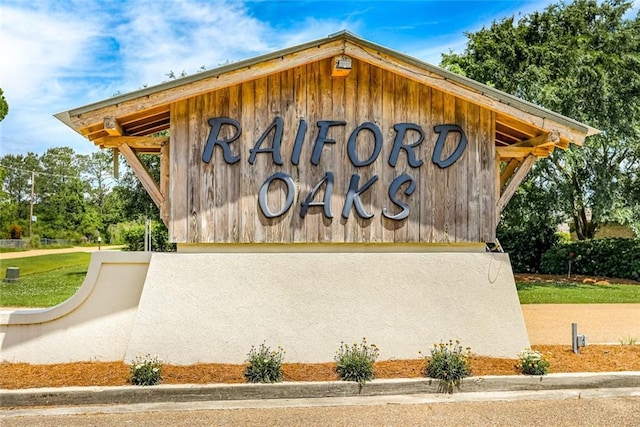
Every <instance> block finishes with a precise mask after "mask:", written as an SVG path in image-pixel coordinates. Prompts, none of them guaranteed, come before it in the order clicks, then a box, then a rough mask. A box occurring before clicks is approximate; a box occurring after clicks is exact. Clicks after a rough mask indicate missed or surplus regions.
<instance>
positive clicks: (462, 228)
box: [168, 58, 496, 243]
mask: <svg viewBox="0 0 640 427" xmlns="http://www.w3.org/2000/svg"><path fill="white" fill-rule="evenodd" d="M214 117H228V118H231V119H234V120H237V121H238V122H239V123H240V124H241V126H242V133H241V135H240V137H239V138H238V139H237V140H236V141H234V142H233V143H231V144H230V147H231V149H232V151H233V154H234V155H239V156H240V161H238V162H236V163H233V164H227V163H225V161H224V159H223V156H222V150H221V149H220V147H215V149H214V152H213V157H212V159H211V162H210V163H205V162H203V160H202V153H203V150H204V147H205V145H206V142H207V138H208V136H209V132H210V130H211V127H210V125H209V123H208V120H209V119H210V118H214ZM276 117H281V118H282V120H283V123H284V127H283V136H282V146H281V154H282V161H283V164H282V165H276V164H274V162H273V159H272V156H271V153H258V154H257V155H256V157H255V162H254V164H249V156H250V150H251V149H252V148H253V147H254V145H255V144H256V141H258V139H259V138H260V137H261V136H262V135H263V134H264V133H265V131H266V130H267V129H268V128H269V126H270V125H271V124H272V123H273V122H274V119H275V118H276ZM301 120H304V121H305V122H306V125H307V130H306V134H305V138H304V142H303V145H302V150H301V155H300V162H299V164H298V165H293V164H292V161H291V155H292V151H293V149H294V143H295V140H296V137H297V135H298V131H299V124H300V122H301ZM319 120H344V121H346V125H344V126H342V125H339V126H332V127H330V128H329V130H328V134H327V139H332V140H335V143H326V144H324V146H323V147H322V151H321V153H322V154H321V157H320V161H319V164H318V165H317V166H315V165H313V164H312V163H311V161H310V159H311V156H312V153H313V149H314V144H315V142H316V138H317V137H318V132H319V127H318V125H317V123H318V121H319ZM494 120H495V115H494V113H492V112H491V111H489V110H487V109H486V108H483V107H480V106H478V105H476V104H473V103H471V102H469V101H466V100H463V99H461V98H457V97H455V96H454V95H451V94H447V93H444V92H442V91H440V90H437V89H436V88H433V87H429V86H425V85H423V84H421V83H419V82H417V81H415V80H412V79H408V78H406V77H403V76H401V75H398V74H395V73H393V72H392V71H389V70H385V69H383V68H380V67H377V66H375V65H372V64H369V63H365V62H361V61H358V60H355V59H354V60H353V61H352V69H351V72H350V73H349V75H348V76H346V77H332V76H331V59H330V58H328V59H322V60H318V61H314V62H310V63H307V64H302V65H296V66H295V67H293V68H290V69H287V70H284V71H280V72H278V73H276V74H271V75H269V76H264V77H259V78H256V79H254V80H250V81H244V82H242V83H239V84H237V85H232V86H227V87H224V88H222V89H218V90H215V91H212V92H209V93H205V94H201V95H198V96H195V97H192V98H189V99H186V100H182V101H177V102H175V103H173V104H172V105H171V140H170V145H171V149H170V150H169V158H170V164H171V166H170V173H169V177H170V179H169V181H170V183H169V189H168V192H169V194H170V199H171V204H170V206H169V209H170V212H169V216H170V220H169V232H170V238H171V240H172V241H174V242H178V243H252V242H258V243H260V242H269V243H291V242H336V243H338V242H347V243H366V242H388V243H393V242H399V243H403V242H422V243H442V242H448V243H454V242H481V241H493V239H494V238H495V202H496V200H495V177H494V174H495V148H494V133H495V128H494V126H495V125H494ZM365 122H371V123H373V124H375V125H376V126H377V127H378V128H380V131H381V134H382V141H383V142H382V148H381V151H380V154H379V156H378V157H377V159H376V160H375V161H374V162H373V163H372V164H370V165H367V166H363V167H355V166H354V165H353V164H352V163H351V162H350V160H349V153H348V150H347V141H348V139H349V136H350V135H351V133H352V132H353V130H354V129H355V128H356V127H358V126H359V125H361V124H363V123H365ZM407 122H408V123H415V124H417V125H420V126H421V127H422V129H423V130H424V134H425V139H424V141H423V142H422V144H421V145H419V146H418V147H416V148H415V152H416V155H417V158H418V159H420V160H422V161H423V164H422V165H421V166H420V167H412V166H410V165H409V163H408V155H407V153H406V151H405V150H400V154H399V156H398V161H397V165H396V167H395V168H394V167H391V166H390V165H389V157H390V155H391V152H392V148H393V142H394V138H395V136H396V131H395V130H394V125H395V124H398V123H407ZM442 124H455V125H458V126H460V127H461V128H462V129H463V130H464V132H465V133H466V136H467V139H468V145H467V147H466V149H465V151H464V153H463V155H462V157H460V158H459V159H458V160H457V161H456V162H455V163H454V164H453V165H451V166H450V167H448V168H445V169H442V168H440V167H438V166H437V165H435V164H434V163H433V162H432V154H433V149H434V146H435V142H436V140H437V138H438V133H436V132H435V130H434V128H433V127H434V126H436V125H442ZM234 132H235V130H234V129H233V128H232V127H231V126H223V127H222V130H221V132H220V135H219V136H220V138H229V137H231V136H232V135H233V133H234ZM274 134H275V130H273V129H272V130H271V132H270V133H269V134H268V135H267V136H266V138H265V140H264V142H263V143H262V145H261V148H269V147H271V146H272V141H273V135H274ZM417 138H418V134H417V132H414V131H408V132H407V134H406V136H405V139H404V143H405V144H411V143H413V142H414V141H416V140H417ZM458 140H459V135H457V134H456V133H451V134H450V135H449V137H448V138H447V140H446V144H445V149H444V150H443V153H442V157H443V158H446V157H448V156H449V155H450V154H451V153H452V152H453V151H454V150H455V148H456V146H457V144H458ZM375 143H376V141H375V138H374V134H373V133H372V132H370V131H369V130H366V129H365V130H362V131H361V132H360V133H359V134H358V136H357V139H356V144H355V146H356V149H355V154H356V156H357V157H358V159H359V160H360V161H364V160H366V159H368V158H369V157H370V156H371V155H372V153H373V151H374V148H375ZM276 172H284V173H286V174H288V175H290V176H291V177H292V178H293V180H294V182H295V191H296V194H295V198H294V202H293V204H292V206H291V208H290V209H289V210H288V211H287V212H286V213H285V214H284V215H282V216H280V217H277V218H267V217H265V216H264V215H263V214H262V213H261V210H260V208H259V203H258V194H259V191H260V188H261V186H262V185H263V183H264V182H265V180H267V178H269V177H270V176H272V175H273V174H274V173H276ZM327 172H332V173H333V176H334V186H333V193H332V196H331V212H332V215H333V218H332V219H329V218H326V217H325V216H324V214H323V212H324V209H323V207H322V206H311V207H310V208H309V210H308V213H307V215H306V217H305V218H301V216H300V208H301V204H302V203H303V202H304V201H305V199H306V198H307V196H308V195H309V192H310V191H312V189H313V188H314V186H316V184H317V183H318V182H319V181H320V180H321V179H322V178H323V177H324V176H325V173H327ZM353 174H358V175H360V181H359V184H358V187H359V188H361V187H362V186H363V185H364V184H365V183H366V182H367V181H368V180H370V179H371V178H373V177H374V176H377V177H378V179H377V181H376V182H375V183H374V184H373V185H372V186H371V187H370V188H369V189H368V190H367V191H366V192H364V193H363V194H362V196H361V200H362V204H363V207H364V209H365V211H366V212H368V213H371V214H373V217H372V218H370V219H365V218H361V217H360V216H359V215H358V214H357V212H356V209H355V206H352V207H351V212H350V214H349V217H348V218H346V219H345V218H343V217H342V216H341V215H342V211H343V207H344V203H345V195H346V193H347V191H348V188H349V182H350V180H351V176H352V175H353ZM402 174H408V175H410V176H411V177H412V178H413V180H414V181H415V185H416V188H415V191H414V192H413V194H412V195H409V196H407V195H405V194H404V191H405V189H406V188H407V187H408V183H405V184H404V185H402V186H401V188H400V189H399V190H398V192H397V193H396V195H397V198H398V200H400V201H402V202H403V203H406V204H407V205H408V206H409V207H410V213H409V216H408V218H406V219H404V220H399V221H397V220H392V219H389V218H386V217H384V215H383V209H386V210H387V212H388V214H390V215H394V214H396V213H398V212H400V211H401V208H400V207H398V206H396V205H395V204H394V203H393V202H392V201H391V200H390V198H389V195H388V191H389V186H390V185H391V183H392V181H393V180H394V178H396V177H398V176H400V175H402ZM325 189H326V184H324V185H322V186H321V188H320V190H319V191H318V193H317V194H316V195H315V197H314V198H313V202H315V203H320V202H322V201H323V198H324V193H325ZM285 200H286V185H285V184H284V183H283V182H281V181H279V180H275V181H273V182H272V185H271V186H270V187H269V191H268V194H267V204H268V206H269V207H270V209H271V210H272V211H279V210H280V209H281V207H282V206H283V204H284V203H285Z"/></svg>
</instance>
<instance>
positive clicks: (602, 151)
mask: <svg viewBox="0 0 640 427" xmlns="http://www.w3.org/2000/svg"><path fill="white" fill-rule="evenodd" d="M631 6H632V3H631V2H629V1H623V0H608V1H604V2H601V3H598V2H597V1H595V0H577V1H575V2H573V3H570V4H565V3H558V4H555V5H551V6H549V7H547V8H546V9H545V10H544V11H543V12H535V13H532V14H530V15H528V16H524V17H522V18H521V19H519V20H517V21H516V20H515V19H514V18H513V17H511V18H507V19H503V20H501V21H498V22H494V23H493V24H492V25H491V26H490V27H489V28H483V29H481V30H479V31H477V32H475V33H469V34H467V37H468V39H469V40H468V43H467V46H466V49H465V51H464V53H462V54H456V53H449V54H445V55H443V60H442V66H444V67H445V68H448V69H449V70H452V71H454V72H460V73H462V74H464V75H466V76H467V77H470V78H472V79H474V80H478V81H481V82H484V83H486V84H488V85H491V86H494V87H496V88H497V89H500V90H503V91H506V92H509V93H511V94H513V95H516V96H518V97H521V98H524V99H526V100H528V101H531V102H533V103H535V104H538V105H541V106H543V107H546V108H549V109H551V110H553V111H557V112H559V113H561V114H564V115H566V116H568V117H571V118H573V119H576V120H578V121H582V122H585V123H588V124H590V125H591V126H593V127H596V128H598V129H600V130H602V134H601V135H597V136H592V137H590V138H588V139H587V141H586V142H585V144H584V147H582V148H580V147H575V146H571V147H570V148H569V149H568V150H567V151H560V150H556V151H555V152H554V153H553V154H551V155H550V156H549V158H548V159H546V160H543V161H541V162H539V163H540V167H538V168H536V170H535V171H534V172H533V173H535V174H536V175H535V179H534V181H533V182H534V185H535V186H537V187H538V188H539V189H540V190H541V191H544V192H546V193H547V194H548V195H549V199H550V200H556V201H558V204H557V205H555V206H554V207H555V208H556V209H558V210H559V211H561V212H562V213H564V214H565V216H566V217H567V218H570V219H572V220H573V224H574V226H575V231H576V234H577V236H578V238H579V239H585V238H591V237H593V235H594V233H595V232H596V230H597V229H598V227H599V225H600V224H602V223H603V222H607V221H617V222H620V223H627V224H631V225H632V226H633V227H634V228H635V229H636V232H640V203H638V201H639V200H640V194H639V193H640V186H638V184H639V180H638V173H639V172H638V170H639V168H640V167H639V164H640V14H638V15H636V17H635V18H633V19H627V18H625V14H626V13H627V12H628V11H629V9H630V7H631ZM552 193H555V194H552ZM507 209H509V206H507ZM589 215H591V217H590V218H589Z"/></svg>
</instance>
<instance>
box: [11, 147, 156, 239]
mask: <svg viewBox="0 0 640 427" xmlns="http://www.w3.org/2000/svg"><path fill="white" fill-rule="evenodd" d="M141 160H142V162H143V163H145V164H146V166H147V167H148V168H149V169H150V170H151V172H152V174H155V178H156V179H158V174H159V160H158V156H141ZM112 161H113V157H112V155H111V153H109V152H94V153H91V154H89V155H80V154H77V153H75V152H74V151H73V150H72V149H71V148H68V147H57V148H51V149H49V150H47V151H46V152H45V153H44V154H42V155H37V154H34V153H27V154H26V155H22V154H18V155H14V154H7V155H5V156H3V157H1V158H0V179H1V180H2V188H1V191H0V214H1V215H0V238H15V237H16V236H17V235H18V234H21V235H24V236H25V237H30V236H29V233H28V230H29V224H30V208H31V204H32V203H33V208H34V209H33V213H34V216H36V217H37V221H36V222H35V223H33V234H34V235H38V236H39V237H45V238H58V239H73V240H76V241H95V240H96V239H97V237H98V236H101V237H103V238H104V241H110V237H114V236H111V233H112V232H113V233H116V234H117V237H120V238H122V236H123V232H124V231H126V230H127V229H128V228H130V227H135V226H136V224H135V222H136V221H137V222H138V223H142V222H143V220H144V219H146V218H149V219H154V220H156V221H159V212H158V209H157V208H156V206H155V205H154V204H153V202H152V201H151V199H150V197H149V196H148V195H147V193H146V191H144V188H142V185H141V184H140V183H139V181H138V179H137V178H136V177H135V175H134V174H133V172H132V171H131V170H130V169H129V168H128V166H127V165H126V164H123V166H122V178H121V179H119V180H116V179H115V178H114V176H113V173H112ZM32 179H33V199H32V196H31V189H32V185H31V182H32ZM117 224H122V226H116V225H117ZM159 228H164V224H162V226H161V227H159ZM20 230H24V231H25V232H24V233H18V231H20ZM164 231H165V235H166V228H164ZM141 241H142V240H141Z"/></svg>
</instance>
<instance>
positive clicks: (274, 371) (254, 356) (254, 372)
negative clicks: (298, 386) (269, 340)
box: [244, 343, 285, 383]
mask: <svg viewBox="0 0 640 427" xmlns="http://www.w3.org/2000/svg"><path fill="white" fill-rule="evenodd" d="M284 353H285V352H284V350H283V349H282V348H280V347H278V349H277V350H271V348H269V347H268V346H266V345H265V343H262V344H260V347H258V348H257V349H256V348H255V347H254V346H251V350H249V353H247V362H248V363H249V366H247V369H246V370H245V371H244V377H245V378H246V379H247V381H249V382H250V383H278V382H280V381H282V377H283V375H282V362H283V361H284Z"/></svg>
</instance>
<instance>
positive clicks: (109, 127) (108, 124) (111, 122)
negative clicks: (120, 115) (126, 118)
mask: <svg viewBox="0 0 640 427" xmlns="http://www.w3.org/2000/svg"><path fill="white" fill-rule="evenodd" d="M103 124H104V130H105V132H107V133H108V134H109V135H111V136H122V135H124V131H123V130H122V126H120V123H118V119H116V118H115V117H105V118H104V120H103Z"/></svg>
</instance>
